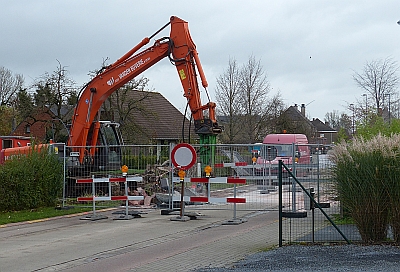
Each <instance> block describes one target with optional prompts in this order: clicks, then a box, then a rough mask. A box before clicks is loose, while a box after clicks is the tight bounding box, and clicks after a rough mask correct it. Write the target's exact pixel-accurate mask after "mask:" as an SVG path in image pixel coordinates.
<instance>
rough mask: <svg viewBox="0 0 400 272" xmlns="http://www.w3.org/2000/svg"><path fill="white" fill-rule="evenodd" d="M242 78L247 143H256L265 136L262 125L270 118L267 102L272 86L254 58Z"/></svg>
mask: <svg viewBox="0 0 400 272" xmlns="http://www.w3.org/2000/svg"><path fill="white" fill-rule="evenodd" d="M240 76H241V83H242V84H241V86H242V90H241V99H242V103H241V106H242V111H243V116H244V119H243V121H242V128H243V129H244V131H245V132H246V134H247V136H246V139H245V141H246V142H247V143H254V142H256V141H260V138H261V137H262V136H263V135H262V131H264V128H263V126H262V124H263V123H265V117H266V116H268V107H267V102H268V93H269V90H270V84H269V82H268V80H267V75H266V73H265V71H264V70H263V67H262V65H261V62H260V60H258V61H256V59H255V57H254V56H250V58H249V60H248V62H247V63H246V64H245V65H244V66H243V67H242V69H241V73H240Z"/></svg>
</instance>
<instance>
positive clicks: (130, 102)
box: [102, 77, 156, 143]
mask: <svg viewBox="0 0 400 272" xmlns="http://www.w3.org/2000/svg"><path fill="white" fill-rule="evenodd" d="M148 82H149V79H148V78H146V77H140V78H136V79H132V80H131V81H129V82H128V83H127V84H125V85H124V86H122V87H121V88H119V89H118V90H116V91H115V92H113V93H112V94H111V95H110V96H109V97H108V98H107V100H106V101H105V102H104V103H103V106H102V110H103V111H102V118H105V119H107V120H114V121H115V122H118V123H119V124H120V125H121V126H120V129H121V133H122V135H123V138H124V141H125V142H127V143H137V142H138V141H137V140H139V138H140V139H142V138H146V137H149V136H151V135H147V134H148V132H147V130H146V129H147V126H145V127H143V126H142V125H140V124H138V123H137V122H136V121H135V116H137V115H138V114H140V115H145V116H153V117H154V118H156V116H155V112H154V111H152V109H151V108H149V107H146V106H145V103H144V100H146V99H149V97H150V96H151V94H152V92H151V91H146V89H147V86H148Z"/></svg>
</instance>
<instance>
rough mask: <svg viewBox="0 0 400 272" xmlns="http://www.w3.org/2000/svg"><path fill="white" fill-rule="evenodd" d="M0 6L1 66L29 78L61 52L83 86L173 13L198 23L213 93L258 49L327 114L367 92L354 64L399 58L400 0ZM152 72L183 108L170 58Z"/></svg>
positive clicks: (288, 86)
mask: <svg viewBox="0 0 400 272" xmlns="http://www.w3.org/2000/svg"><path fill="white" fill-rule="evenodd" d="M0 7H1V8H0V25H1V26H0V66H3V67H5V68H7V69H9V70H11V71H12V72H13V73H16V74H22V75H23V76H24V78H25V82H26V85H29V84H30V83H32V81H33V80H34V79H36V78H38V77H40V76H41V75H43V74H44V73H45V72H49V73H51V72H53V71H54V70H55V69H56V68H57V66H58V62H57V60H58V61H60V63H61V64H62V65H63V66H65V67H66V68H67V70H68V71H69V73H70V77H71V78H72V79H73V80H75V81H76V82H77V84H78V85H79V86H81V85H83V84H84V83H86V82H87V81H88V80H89V76H88V72H89V71H91V70H94V69H97V68H99V67H100V65H101V64H102V61H103V59H106V58H108V59H109V60H110V62H109V63H111V62H114V61H115V60H117V59H118V58H120V57H121V56H122V55H123V54H125V53H126V52H127V51H128V50H130V49H131V48H132V47H133V46H135V45H136V44H138V43H139V42H140V41H141V40H142V39H143V38H144V37H147V36H150V35H152V34H153V33H154V32H155V31H157V30H158V29H159V28H161V27H162V26H163V25H165V24H166V23H167V22H169V18H170V16H171V15H175V16H178V17H180V18H182V19H184V20H186V21H188V22H189V28H190V32H191V36H192V38H193V40H194V42H195V43H196V46H197V49H198V52H199V56H200V60H201V62H202V64H203V68H204V72H205V74H206V77H207V80H208V82H209V89H208V90H209V92H210V95H211V99H212V100H213V101H216V97H215V89H216V78H217V77H218V76H219V75H221V74H222V73H223V72H224V70H225V69H226V68H227V67H228V62H229V59H230V58H232V59H236V61H237V63H238V64H239V65H242V64H244V63H245V62H246V61H247V60H248V59H249V57H250V56H251V55H253V56H254V57H255V58H256V60H260V61H261V64H262V66H263V68H264V70H265V72H266V73H267V76H268V80H269V82H270V85H271V87H272V89H271V93H270V95H271V96H272V95H273V94H275V93H276V92H277V91H280V92H281V94H282V97H283V99H284V102H285V103H286V104H287V105H288V106H290V105H294V104H299V105H300V104H303V103H304V104H306V105H307V107H306V113H307V116H308V117H309V118H320V119H321V120H322V121H323V120H324V117H325V114H326V113H327V112H332V111H333V110H338V111H339V112H346V105H347V104H349V103H354V102H356V101H357V100H359V101H362V99H365V97H362V94H363V91H362V90H361V89H359V88H358V87H357V86H356V84H355V82H354V81H353V79H352V74H353V73H354V71H357V72H361V71H362V69H363V67H364V65H365V64H366V62H370V61H373V60H381V59H385V58H388V57H389V58H393V60H395V61H399V60H400V26H399V25H397V24H396V22H397V21H398V20H400V9H399V8H400V1H399V0H380V1H377V0H368V1H356V0H352V1H349V0H334V1H332V0H331V1H322V0H310V1H290V0H285V1H282V0H279V1H278V0H275V1H272V0H259V1H252V0H248V1H243V0H229V1H228V0H227V1H218V0H202V1H181V0H175V1H133V0H131V1H127V0H113V1H110V0H108V1H105V0H86V1H82V0H76V1H75V0H73V1H72V0H69V1H61V0H58V1H54V0H42V1H40V0H37V1H31V0H15V1H7V0H0ZM168 34H169V29H168V30H164V31H163V32H162V33H161V34H160V35H158V36H157V38H160V37H163V36H167V35H168ZM153 42H154V40H153V41H151V42H150V44H153ZM143 75H144V76H146V77H148V78H149V79H150V84H149V87H150V88H151V89H154V90H155V91H157V92H160V93H161V94H163V95H164V96H165V97H166V98H167V99H168V100H169V101H170V102H171V103H172V104H174V105H175V106H176V107H177V108H178V109H179V110H181V111H183V110H184V106H185V102H186V101H185V99H184V98H183V97H182V94H183V91H182V88H181V85H180V82H179V78H178V75H177V72H176V69H175V68H174V67H173V66H172V65H171V64H170V63H169V61H168V60H167V59H164V60H162V61H161V62H160V63H158V64H156V65H154V66H153V67H152V68H150V69H149V70H148V71H146V72H145V73H144V74H143Z"/></svg>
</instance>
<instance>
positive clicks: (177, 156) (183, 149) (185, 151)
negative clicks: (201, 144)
mask: <svg viewBox="0 0 400 272" xmlns="http://www.w3.org/2000/svg"><path fill="white" fill-rule="evenodd" d="M171 160H172V164H173V165H174V166H175V167H179V168H181V169H182V170H187V169H189V168H190V167H192V166H193V165H194V164H195V163H196V160H197V156H196V150H195V149H194V148H193V146H191V145H190V144H187V143H181V144H177V145H176V146H175V147H174V148H173V149H172V152H171Z"/></svg>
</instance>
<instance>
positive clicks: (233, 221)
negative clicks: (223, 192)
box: [174, 177, 246, 225]
mask: <svg viewBox="0 0 400 272" xmlns="http://www.w3.org/2000/svg"><path fill="white" fill-rule="evenodd" d="M184 181H186V182H191V183H196V184H197V183H205V184H211V183H220V184H224V183H225V184H232V185H233V197H222V198H216V197H210V195H209V192H210V191H209V190H207V191H208V193H207V196H190V197H189V201H190V202H195V203H197V202H198V203H202V202H205V203H233V205H234V208H233V219H231V220H228V221H226V222H225V223H223V224H229V225H236V224H240V223H243V222H245V221H246V220H244V219H239V218H237V217H236V204H239V203H246V198H243V197H237V196H236V185H237V184H241V185H245V184H246V179H244V178H239V177H214V178H207V177H203V178H201V177H192V178H185V180H184ZM174 182H180V179H179V178H176V179H174Z"/></svg>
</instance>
